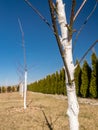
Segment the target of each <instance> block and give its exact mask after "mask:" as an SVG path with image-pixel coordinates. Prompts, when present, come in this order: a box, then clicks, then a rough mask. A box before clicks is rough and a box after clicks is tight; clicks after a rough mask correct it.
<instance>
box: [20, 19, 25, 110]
mask: <svg viewBox="0 0 98 130" xmlns="http://www.w3.org/2000/svg"><path fill="white" fill-rule="evenodd" d="M18 22H19V27H20V31H21V34H22V47H23V54H24V82H23V83H22V85H23V86H21V87H22V90H23V97H24V109H26V107H27V106H26V95H27V64H26V49H25V41H24V32H23V29H22V25H21V21H20V19H19V18H18Z"/></svg>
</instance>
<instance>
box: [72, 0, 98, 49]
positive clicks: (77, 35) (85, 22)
mask: <svg viewBox="0 0 98 130" xmlns="http://www.w3.org/2000/svg"><path fill="white" fill-rule="evenodd" d="M97 5H98V0H97V1H96V3H95V5H94V8H93V9H92V11H91V12H90V14H89V15H88V16H87V18H86V20H85V21H84V23H83V24H82V25H81V27H80V29H79V31H78V32H77V34H76V38H75V40H74V43H73V51H74V47H75V44H76V42H77V40H78V37H79V34H80V33H81V31H82V30H83V28H84V26H85V25H86V24H87V22H88V20H89V19H90V17H91V16H92V15H93V13H94V11H95V10H96V7H97Z"/></svg>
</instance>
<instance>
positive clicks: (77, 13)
mask: <svg viewBox="0 0 98 130" xmlns="http://www.w3.org/2000/svg"><path fill="white" fill-rule="evenodd" d="M86 1H87V0H84V1H83V3H82V4H81V6H80V8H79V9H78V11H77V12H76V14H75V16H74V19H73V20H74V21H75V19H76V17H77V16H78V15H79V13H80V11H81V10H82V8H83V6H84V4H85V3H86Z"/></svg>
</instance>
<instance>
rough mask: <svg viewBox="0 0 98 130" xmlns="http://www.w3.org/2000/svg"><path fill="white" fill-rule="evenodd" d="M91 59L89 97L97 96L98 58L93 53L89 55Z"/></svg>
mask: <svg viewBox="0 0 98 130" xmlns="http://www.w3.org/2000/svg"><path fill="white" fill-rule="evenodd" d="M91 59H92V73H91V82H90V88H89V91H90V97H92V98H97V96H98V95H97V94H98V59H97V57H96V54H95V53H93V54H92V56H91Z"/></svg>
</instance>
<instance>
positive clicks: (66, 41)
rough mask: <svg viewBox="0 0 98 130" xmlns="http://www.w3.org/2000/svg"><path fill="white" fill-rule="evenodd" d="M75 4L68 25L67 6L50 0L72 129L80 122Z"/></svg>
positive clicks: (76, 128) (73, 2) (73, 3)
mask: <svg viewBox="0 0 98 130" xmlns="http://www.w3.org/2000/svg"><path fill="white" fill-rule="evenodd" d="M75 4H76V3H75V0H73V1H72V10H71V18H70V24H69V25H68V23H67V19H66V13H65V6H64V4H63V2H62V0H56V5H54V4H53V2H52V0H49V6H50V12H51V19H52V23H53V28H54V35H55V37H56V40H57V43H58V46H59V50H60V53H61V56H62V59H63V62H64V67H65V74H66V89H67V96H68V110H67V115H68V116H69V124H70V130H78V129H79V122H78V113H79V105H78V101H77V97H76V90H75V81H74V70H75V66H74V64H73V56H72V33H73V22H74V9H75ZM56 18H57V19H58V22H59V26H60V30H61V36H59V34H58V29H57V25H56Z"/></svg>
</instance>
